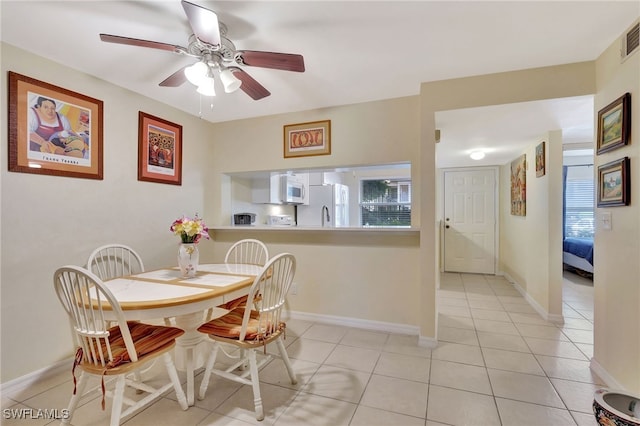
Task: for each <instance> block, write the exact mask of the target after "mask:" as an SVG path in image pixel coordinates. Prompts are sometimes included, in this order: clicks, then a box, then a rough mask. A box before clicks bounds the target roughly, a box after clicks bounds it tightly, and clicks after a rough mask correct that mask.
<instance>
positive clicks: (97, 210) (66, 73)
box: [0, 44, 212, 383]
mask: <svg viewBox="0 0 640 426" xmlns="http://www.w3.org/2000/svg"><path fill="white" fill-rule="evenodd" d="M1 59H2V81H1V82H0V84H1V86H2V87H3V88H6V87H7V71H9V70H11V71H14V72H17V73H19V74H23V75H26V76H29V77H32V78H35V79H38V80H41V81H44V82H47V83H50V84H53V85H56V86H59V87H62V88H65V89H68V90H72V91H75V92H79V93H82V94H84V95H87V96H90V97H93V98H96V99H100V100H102V101H103V102H104V140H103V141H104V179H103V180H89V179H74V178H66V177H55V176H45V175H34V174H26V173H14V172H8V171H7V144H8V143H7V131H6V129H7V121H6V120H7V102H8V100H7V91H6V90H0V93H1V99H0V105H1V108H2V112H1V113H0V115H1V123H2V125H1V126H0V127H1V128H2V129H3V131H2V132H0V134H1V136H0V138H1V139H0V140H1V143H0V144H1V145H2V151H1V156H2V168H1V169H2V171H1V172H0V177H1V200H2V201H1V202H2V223H1V232H2V257H1V284H2V288H1V291H2V293H1V305H0V318H1V330H0V331H1V333H0V334H1V339H2V341H1V345H0V347H1V349H2V353H1V360H2V366H1V368H0V370H1V372H2V373H1V374H2V377H1V378H0V381H1V382H3V383H4V382H6V381H7V380H11V379H14V378H16V377H20V376H22V375H25V374H27V373H29V372H32V371H35V370H38V369H42V368H45V367H48V366H50V365H52V364H54V363H56V362H58V361H60V360H63V359H69V357H70V355H71V340H70V333H69V329H68V327H67V325H66V318H65V317H64V315H63V312H62V309H61V308H60V306H59V302H58V300H57V298H56V296H55V294H54V291H53V280H52V277H53V272H54V271H55V269H56V268H58V267H60V266H62V265H66V264H76V265H84V264H85V262H86V259H87V257H88V256H89V254H90V252H91V251H92V250H93V249H94V248H95V247H97V246H98V245H102V244H105V243H108V242H121V243H125V244H129V245H131V246H133V247H134V248H135V249H136V250H138V251H139V252H140V253H141V254H142V255H143V256H144V261H145V266H146V267H147V268H154V267H156V268H157V267H160V266H161V265H167V264H172V263H174V262H175V256H176V250H177V243H178V240H177V237H175V236H173V235H172V234H171V233H170V232H169V226H170V225H171V222H172V221H173V220H174V219H176V218H177V217H179V216H180V215H182V214H194V213H196V212H199V213H201V214H203V213H205V211H204V185H203V184H204V181H205V180H206V176H205V173H206V172H203V171H206V170H207V158H210V157H211V156H212V142H211V137H210V136H209V135H210V133H211V125H210V123H209V124H208V123H206V122H203V121H202V120H200V119H198V118H196V117H193V116H190V115H187V114H185V113H184V112H180V111H177V110H175V109H173V108H171V107H169V106H167V105H164V104H160V103H158V102H155V101H153V100H151V99H148V98H144V97H142V96H139V95H136V94H134V93H132V92H129V91H127V90H125V89H122V88H119V87H116V86H113V85H111V84H107V83H105V82H104V81H101V80H98V79H96V78H94V77H91V76H88V75H85V74H83V73H80V72H78V71H75V70H72V69H69V68H67V67H65V66H63V65H60V64H57V63H54V62H51V61H48V60H45V59H43V58H41V57H37V56H34V55H31V54H28V53H26V52H24V51H22V50H18V49H15V48H13V47H12V46H9V45H6V44H2V58H1ZM139 110H141V111H144V112H146V113H148V114H152V115H155V116H158V117H162V118H164V119H167V120H169V121H172V122H175V123H179V124H181V125H182V126H183V129H184V140H183V153H184V158H183V165H184V166H185V167H184V169H183V176H182V186H175V185H163V184H157V183H150V182H139V181H138V180H137V170H138V166H137V159H138V111H139ZM205 214H206V213H205ZM205 217H206V216H205Z"/></svg>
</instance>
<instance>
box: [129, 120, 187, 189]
mask: <svg viewBox="0 0 640 426" xmlns="http://www.w3.org/2000/svg"><path fill="white" fill-rule="evenodd" d="M138 180H142V181H148V182H157V183H168V184H171V185H182V126H181V125H179V124H175V123H171V122H170V121H167V120H163V119H162V118H158V117H154V116H152V115H149V114H145V113H144V112H142V111H140V112H139V113H138Z"/></svg>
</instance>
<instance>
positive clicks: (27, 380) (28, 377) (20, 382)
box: [0, 356, 74, 395]
mask: <svg viewBox="0 0 640 426" xmlns="http://www.w3.org/2000/svg"><path fill="white" fill-rule="evenodd" d="M73 358H74V357H73V356H71V357H69V358H68V359H63V360H62V361H58V362H57V363H55V364H53V365H50V366H48V367H45V368H41V369H40V370H36V371H33V372H31V373H28V374H25V375H24V376H21V377H18V378H16V379H13V380H10V381H8V382H5V383H2V384H0V393H1V394H3V395H14V394H16V393H18V392H20V391H21V390H23V389H26V388H28V387H30V386H33V385H34V384H35V383H37V382H41V381H42V380H43V379H47V378H49V377H54V376H56V375H58V374H60V373H64V372H65V371H68V372H69V377H71V366H72V365H73Z"/></svg>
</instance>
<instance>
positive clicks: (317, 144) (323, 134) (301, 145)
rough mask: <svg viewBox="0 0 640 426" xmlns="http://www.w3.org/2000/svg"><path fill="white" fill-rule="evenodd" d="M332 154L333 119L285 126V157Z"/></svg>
mask: <svg viewBox="0 0 640 426" xmlns="http://www.w3.org/2000/svg"><path fill="white" fill-rule="evenodd" d="M328 154H331V120H324V121H313V122H309V123H299V124H288V125H286V126H284V158H290V157H307V156H310V155H328Z"/></svg>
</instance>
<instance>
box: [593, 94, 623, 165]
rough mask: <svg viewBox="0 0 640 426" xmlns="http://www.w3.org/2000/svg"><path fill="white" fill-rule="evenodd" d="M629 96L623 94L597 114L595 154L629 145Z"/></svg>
mask: <svg viewBox="0 0 640 426" xmlns="http://www.w3.org/2000/svg"><path fill="white" fill-rule="evenodd" d="M630 134H631V94H630V93H625V94H624V95H622V96H620V97H619V98H618V99H616V100H615V101H613V102H611V103H610V104H609V105H607V106H606V107H604V108H602V109H601V110H600V111H599V112H598V138H597V146H596V153H597V154H602V153H603V152H607V151H611V150H612V149H616V148H620V147H622V146H625V145H627V144H628V143H629V135H630Z"/></svg>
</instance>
